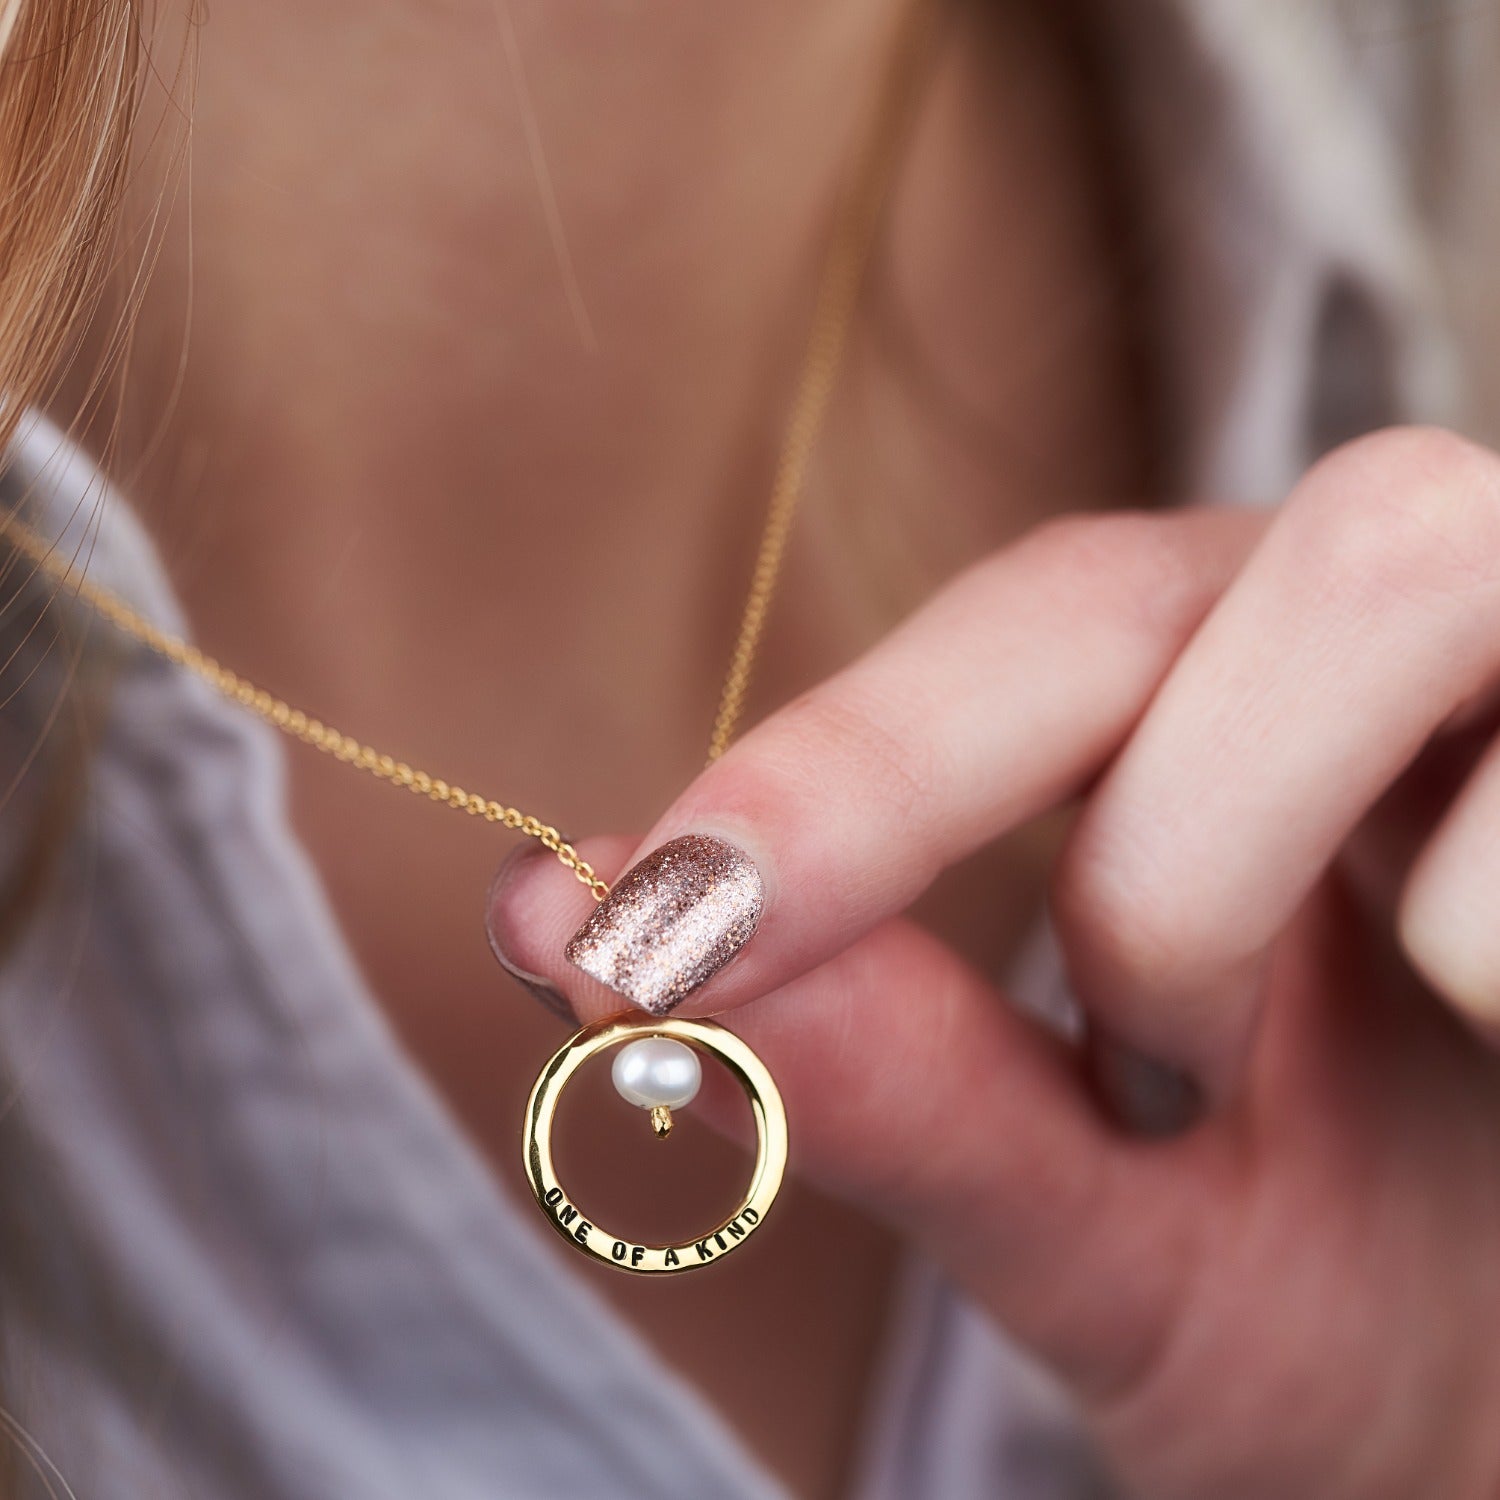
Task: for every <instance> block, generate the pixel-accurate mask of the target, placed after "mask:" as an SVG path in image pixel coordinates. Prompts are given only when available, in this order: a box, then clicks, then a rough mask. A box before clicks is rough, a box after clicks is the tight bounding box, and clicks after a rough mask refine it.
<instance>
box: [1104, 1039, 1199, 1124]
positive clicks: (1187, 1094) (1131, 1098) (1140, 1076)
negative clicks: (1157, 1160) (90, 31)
mask: <svg viewBox="0 0 1500 1500" xmlns="http://www.w3.org/2000/svg"><path fill="white" fill-rule="evenodd" d="M1088 1058H1089V1071H1090V1073H1091V1075H1092V1077H1093V1080H1094V1086H1095V1088H1096V1089H1097V1091H1098V1093H1099V1095H1100V1097H1101V1098H1102V1099H1103V1101H1104V1103H1105V1105H1106V1106H1107V1107H1108V1109H1109V1110H1110V1112H1111V1114H1113V1115H1114V1117H1115V1118H1116V1119H1117V1120H1118V1121H1119V1123H1120V1124H1121V1125H1123V1126H1125V1128H1126V1129H1127V1130H1129V1131H1131V1132H1132V1133H1133V1134H1135V1135H1140V1136H1148V1137H1151V1138H1156V1139H1165V1138H1168V1137H1170V1136H1174V1135H1181V1134H1182V1133H1183V1132H1184V1131H1186V1130H1190V1129H1191V1128H1192V1127H1193V1126H1194V1125H1196V1124H1197V1123H1198V1121H1199V1120H1200V1119H1201V1118H1202V1116H1203V1109H1204V1097H1203V1090H1202V1089H1201V1088H1200V1087H1199V1086H1198V1084H1197V1083H1196V1082H1195V1081H1194V1080H1193V1079H1192V1078H1190V1077H1189V1076H1188V1075H1187V1074H1186V1073H1183V1072H1181V1071H1179V1070H1178V1069H1176V1068H1173V1067H1170V1066H1169V1065H1168V1064H1166V1063H1163V1062H1158V1061H1157V1060H1156V1059H1155V1058H1151V1057H1147V1056H1146V1055H1145V1054H1144V1053H1142V1052H1138V1051H1136V1049H1135V1048H1134V1047H1127V1046H1126V1045H1124V1043H1122V1042H1117V1041H1115V1040H1114V1039H1113V1038H1112V1037H1109V1036H1103V1035H1100V1034H1099V1033H1097V1032H1095V1033H1093V1034H1091V1035H1090V1037H1089V1043H1088Z"/></svg>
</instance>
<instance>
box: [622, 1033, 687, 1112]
mask: <svg viewBox="0 0 1500 1500" xmlns="http://www.w3.org/2000/svg"><path fill="white" fill-rule="evenodd" d="M610 1076H611V1077H612V1078H613V1079H614V1081H615V1088H616V1089H617V1090H619V1094H620V1097H621V1098H622V1099H625V1100H627V1101H628V1102H629V1103H631V1104H638V1105H640V1107H641V1108H642V1109H663V1108H665V1109H681V1108H683V1106H684V1105H687V1104H691V1103H692V1102H693V1100H694V1098H695V1097H696V1096H697V1093H698V1086H699V1084H701V1083H702V1082H703V1065H702V1063H700V1062H699V1061H698V1054H697V1053H696V1052H695V1051H694V1050H693V1049H692V1048H691V1047H687V1046H684V1045H683V1044H682V1043H681V1042H678V1041H674V1040H673V1039H672V1038H671V1037H669V1036H645V1037H642V1038H641V1039H640V1040H639V1041H635V1042H627V1043H626V1044H625V1045H624V1046H623V1047H621V1048H620V1050H619V1051H618V1052H616V1053H615V1060H614V1062H613V1064H612V1065H611V1067H610Z"/></svg>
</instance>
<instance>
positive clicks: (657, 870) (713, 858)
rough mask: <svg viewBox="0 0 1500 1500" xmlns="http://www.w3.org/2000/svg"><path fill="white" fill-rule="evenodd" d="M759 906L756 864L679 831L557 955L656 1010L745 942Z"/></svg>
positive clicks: (674, 1002)
mask: <svg viewBox="0 0 1500 1500" xmlns="http://www.w3.org/2000/svg"><path fill="white" fill-rule="evenodd" d="M763 904H764V892H763V890H762V887H761V881H760V871H759V870H757V869H756V868H755V864H754V862H753V861H752V860H751V859H750V857H749V855H747V854H746V853H745V851H744V850H743V849H739V848H736V847H735V845H733V844H731V843H728V842H727V841H726V840H724V839H716V838H711V837H709V836H708V835H706V834H701V833H688V834H684V835H683V836H682V837H681V838H676V839H673V840H672V841H671V842H670V843H667V844H663V845H662V846H661V848H659V849H657V850H654V851H653V852H652V853H650V854H648V855H647V856H646V857H645V859H643V860H641V861H640V862H639V863H638V864H636V865H633V866H632V867H631V868H630V869H629V870H627V871H626V872H625V874H624V875H622V876H621V877H620V878H619V880H617V881H616V882H615V886H614V889H613V890H612V891H611V892H610V893H609V895H608V896H606V897H605V899H604V900H603V901H602V902H600V904H599V905H598V906H597V907H595V909H594V911H593V914H592V915H591V916H590V917H589V919H588V921H587V922H585V923H584V924H583V926H582V927H580V928H579V929H578V931H577V932H575V933H574V934H573V936H572V937H571V938H569V939H568V946H567V948H566V949H565V950H564V952H565V953H566V955H567V958H568V961H569V962H570V963H575V964H577V965H578V967H579V968H580V969H582V970H583V972H584V973H585V974H588V975H590V976H591V977H592V978H594V979H597V980H598V981H599V982H600V983H601V984H607V985H608V986H609V987H610V989H612V990H617V991H618V992H619V993H620V994H622V995H624V996H625V998H626V999H627V1000H629V1001H630V1002H631V1003H632V1004H633V1005H638V1006H640V1008H641V1009H642V1010H644V1011H649V1012H650V1013H651V1014H652V1015H653V1016H664V1015H666V1014H667V1013H668V1012H669V1011H671V1010H675V1009H676V1008H677V1006H678V1005H680V1004H681V1003H682V1001H683V1000H684V999H685V998H686V997H687V996H688V995H689V994H690V993H691V992H692V991H693V990H695V989H697V988H698V986H699V985H700V984H702V983H703V981H704V980H706V979H708V978H710V977H711V976H713V975H714V974H717V973H718V971H719V970H720V969H722V968H723V967H724V965H725V964H727V963H728V962H729V960H730V959H731V958H733V957H734V955H735V954H736V953H738V952H739V951H740V949H741V948H743V947H744V946H745V944H746V943H747V942H748V941H749V940H750V936H751V934H752V933H753V932H754V931H755V926H756V923H757V922H759V921H760V913H761V907H762V905H763Z"/></svg>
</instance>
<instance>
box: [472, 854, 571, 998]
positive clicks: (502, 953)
mask: <svg viewBox="0 0 1500 1500" xmlns="http://www.w3.org/2000/svg"><path fill="white" fill-rule="evenodd" d="M550 858H551V855H550V854H548V853H547V851H546V850H545V849H538V848H535V847H532V846H530V845H522V846H521V847H520V848H519V849H517V850H515V852H514V853H512V854H509V855H507V856H506V859H505V862H504V863H503V864H502V865H501V866H500V868H499V870H497V871H496V873H495V879H494V881H493V883H492V884H491V885H490V899H489V904H488V906H486V908H485V921H484V930H485V933H486V934H487V935H488V937H489V940H490V952H491V953H493V954H494V955H495V957H496V958H497V959H498V960H499V961H500V967H501V968H502V969H504V970H505V972H506V973H507V974H509V975H510V977H511V978H512V979H514V980H516V981H517V982H518V983H519V984H520V985H522V986H523V987H524V988H525V989H526V991H527V992H528V993H529V994H530V995H531V997H532V999H534V1000H535V1001H536V1002H537V1004H538V1005H540V1006H541V1007H542V1008H543V1009H544V1010H549V1011H551V1012H552V1014H553V1015H554V1016H556V1017H557V1018H558V1020H560V1021H566V1022H567V1023H568V1024H569V1025H570V1026H576V1025H577V1024H578V1017H577V1015H576V1014H575V1013H574V1011H573V1004H572V1001H570V1000H569V999H568V997H567V996H566V995H565V994H563V992H562V991H561V990H560V989H558V987H557V986H556V985H555V984H553V983H552V981H551V980H550V979H547V978H545V977H544V976H542V975H541V974H533V973H532V972H531V971H530V970H529V969H523V968H522V967H521V965H520V964H518V963H517V962H516V961H515V959H514V958H513V957H512V956H511V955H512V954H513V953H514V951H515V946H516V945H515V943H514V941H513V939H512V937H511V934H510V931H509V929H508V927H507V926H506V922H507V913H508V906H507V903H506V900H505V893H506V890H507V889H508V888H509V887H510V886H512V885H513V884H514V883H515V882H516V880H517V879H518V877H519V876H521V875H523V874H525V873H527V872H528V871H529V870H531V869H532V868H533V862H534V861H536V860H538V859H550Z"/></svg>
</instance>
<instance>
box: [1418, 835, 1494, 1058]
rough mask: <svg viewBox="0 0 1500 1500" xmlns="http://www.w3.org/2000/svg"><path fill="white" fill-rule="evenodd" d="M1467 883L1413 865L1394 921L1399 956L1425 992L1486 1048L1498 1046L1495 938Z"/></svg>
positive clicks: (1490, 914)
mask: <svg viewBox="0 0 1500 1500" xmlns="http://www.w3.org/2000/svg"><path fill="white" fill-rule="evenodd" d="M1478 896H1479V886H1478V885H1476V884H1475V883H1474V882H1472V881H1465V880H1459V881H1450V880H1447V879H1444V878H1443V877H1442V871H1441V870H1440V869H1437V868H1435V867H1433V866H1431V865H1426V866H1425V867H1424V865H1419V866H1418V868H1417V870H1416V871H1415V872H1414V874H1413V876H1412V878H1411V880H1410V881H1409V882H1408V885H1407V888H1406V891H1405V893H1404V895H1403V896H1402V899H1401V904H1400V907H1399V909H1398V911H1397V915H1396V935H1397V938H1398V940H1399V942H1400V944H1401V948H1402V951H1403V952H1404V953H1405V954H1406V957H1407V959H1408V961H1409V962H1410V963H1411V965H1412V967H1413V968H1414V969H1415V970H1416V971H1417V973H1418V974H1419V975H1420V976H1421V977H1422V978H1423V979H1424V980H1425V981H1426V983H1427V984H1428V985H1429V987H1430V988H1432V989H1433V990H1434V991H1436V992H1437V993H1438V994H1439V995H1441V996H1442V997H1443V999H1444V1000H1446V1001H1447V1002H1448V1003H1449V1004H1450V1005H1451V1006H1453V1008H1454V1009H1455V1010H1456V1011H1458V1012H1459V1014H1460V1015H1461V1016H1463V1017H1464V1018H1465V1019H1466V1020H1467V1021H1469V1022H1470V1023H1471V1024H1472V1025H1473V1026H1474V1027H1475V1028H1476V1029H1477V1030H1478V1031H1480V1032H1481V1033H1482V1034H1483V1035H1484V1036H1486V1037H1487V1038H1488V1039H1489V1040H1490V1041H1491V1042H1492V1043H1495V1042H1500V933H1497V928H1496V922H1495V912H1494V910H1493V909H1492V905H1491V903H1488V902H1484V901H1481V900H1479V899H1478Z"/></svg>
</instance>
